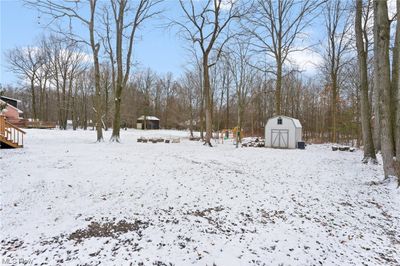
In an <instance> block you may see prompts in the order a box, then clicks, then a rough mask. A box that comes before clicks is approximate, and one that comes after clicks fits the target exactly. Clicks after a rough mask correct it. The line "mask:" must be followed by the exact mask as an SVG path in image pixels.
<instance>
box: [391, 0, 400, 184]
mask: <svg viewBox="0 0 400 266" xmlns="http://www.w3.org/2000/svg"><path fill="white" fill-rule="evenodd" d="M396 6H397V24H396V33H395V42H394V43H395V46H394V48H393V60H392V64H393V67H392V91H393V92H394V93H393V94H394V96H395V97H394V98H395V103H394V104H395V125H396V126H395V137H396V140H395V143H396V161H397V169H396V170H397V178H398V186H400V66H399V64H400V0H397V1H396ZM396 101H397V102H396Z"/></svg>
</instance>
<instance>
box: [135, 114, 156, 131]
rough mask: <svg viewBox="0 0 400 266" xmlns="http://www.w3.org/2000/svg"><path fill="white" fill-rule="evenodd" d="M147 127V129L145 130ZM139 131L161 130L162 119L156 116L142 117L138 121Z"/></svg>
mask: <svg viewBox="0 0 400 266" xmlns="http://www.w3.org/2000/svg"><path fill="white" fill-rule="evenodd" d="M145 127H146V128H145ZM136 128H137V129H160V119H158V118H157V117H155V116H144V115H142V116H141V117H139V118H138V119H137V120H136Z"/></svg>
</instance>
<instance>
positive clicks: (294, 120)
mask: <svg viewBox="0 0 400 266" xmlns="http://www.w3.org/2000/svg"><path fill="white" fill-rule="evenodd" d="M278 117H284V118H286V119H290V120H292V121H293V123H294V126H295V127H297V128H302V126H301V123H300V121H299V120H298V119H296V118H293V117H289V116H285V115H276V116H273V117H271V118H270V119H274V118H278Z"/></svg>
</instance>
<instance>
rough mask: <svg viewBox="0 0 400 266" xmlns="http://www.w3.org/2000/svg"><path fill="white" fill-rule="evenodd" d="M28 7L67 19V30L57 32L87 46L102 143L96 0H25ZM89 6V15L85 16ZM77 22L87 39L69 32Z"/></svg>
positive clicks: (99, 134) (51, 16) (54, 17)
mask: <svg viewBox="0 0 400 266" xmlns="http://www.w3.org/2000/svg"><path fill="white" fill-rule="evenodd" d="M26 3H27V5H28V6H31V7H33V8H36V9H38V10H39V11H40V12H41V13H43V14H45V15H47V16H49V17H50V18H52V21H51V22H50V23H49V24H51V23H52V22H53V21H57V20H64V19H67V20H68V21H69V23H67V25H69V26H70V27H69V29H68V30H67V31H65V30H58V32H60V33H63V34H65V35H66V36H67V37H69V38H71V39H74V40H76V41H80V42H83V43H85V44H87V45H88V46H89V47H90V49H91V51H92V57H93V66H94V84H95V97H94V99H95V100H94V103H95V104H94V111H95V114H96V132H97V141H98V142H100V141H103V131H102V102H101V85H100V63H99V50H100V42H99V41H98V40H97V35H96V24H95V23H96V22H97V20H96V12H97V7H98V6H97V4H98V1H97V0H86V1H63V2H58V1H52V0H26ZM87 6H89V13H88V14H86V12H85V10H87V9H86V8H87ZM74 21H77V22H80V23H82V24H83V25H84V27H85V28H86V29H87V30H88V32H87V33H88V37H89V40H87V38H84V37H82V36H79V35H78V34H77V33H74V32H72V31H71V29H73V27H71V24H72V22H74Z"/></svg>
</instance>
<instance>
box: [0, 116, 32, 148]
mask: <svg viewBox="0 0 400 266" xmlns="http://www.w3.org/2000/svg"><path fill="white" fill-rule="evenodd" d="M25 134H26V133H25V131H23V130H22V129H20V128H19V127H17V126H15V125H13V124H11V123H9V122H8V121H7V119H6V117H5V116H3V115H0V147H1V148H22V147H24V135H25Z"/></svg>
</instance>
